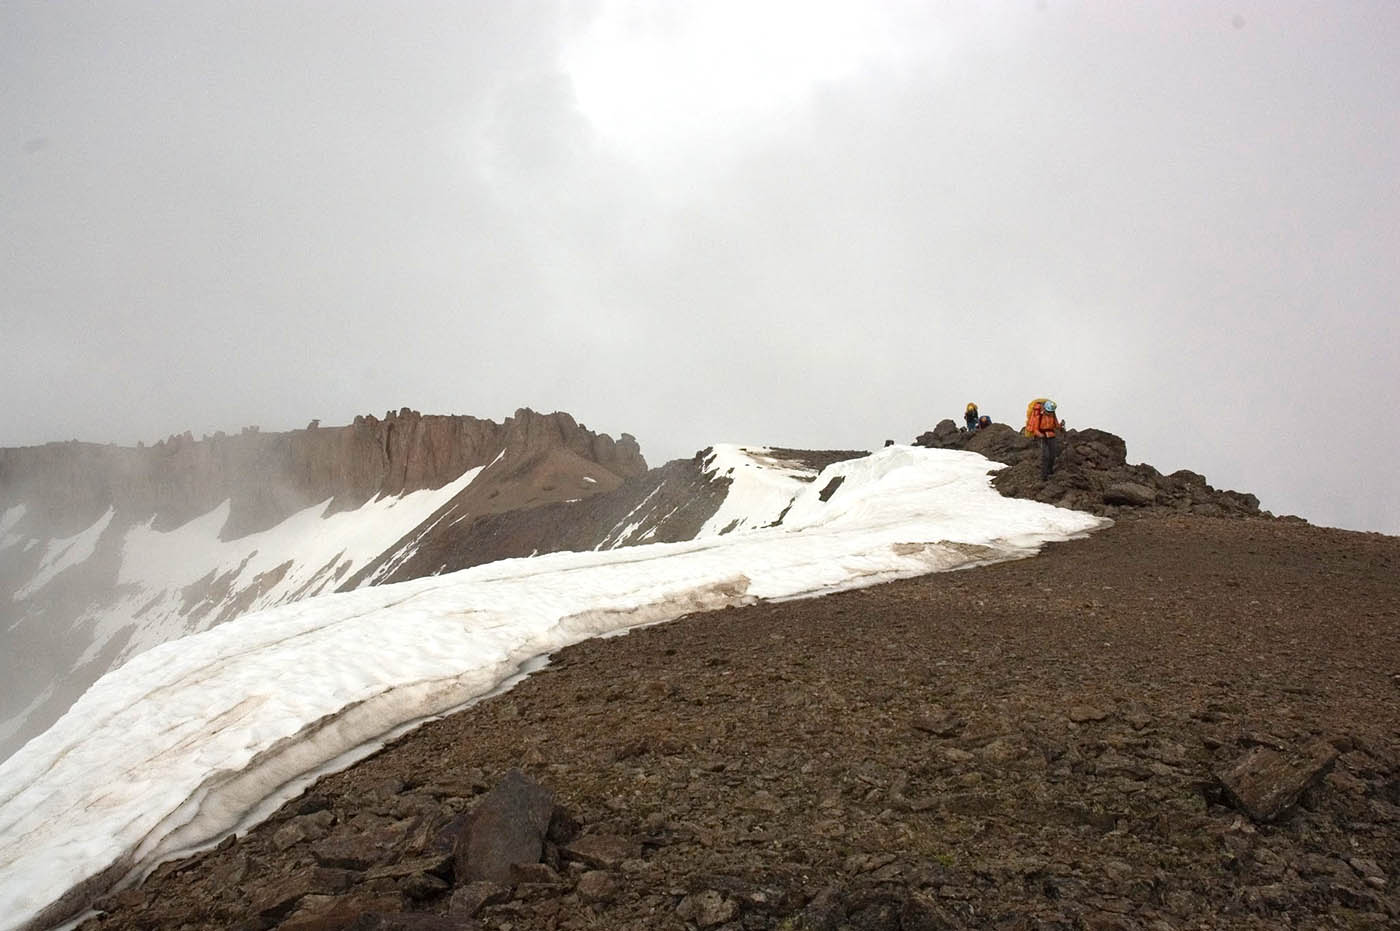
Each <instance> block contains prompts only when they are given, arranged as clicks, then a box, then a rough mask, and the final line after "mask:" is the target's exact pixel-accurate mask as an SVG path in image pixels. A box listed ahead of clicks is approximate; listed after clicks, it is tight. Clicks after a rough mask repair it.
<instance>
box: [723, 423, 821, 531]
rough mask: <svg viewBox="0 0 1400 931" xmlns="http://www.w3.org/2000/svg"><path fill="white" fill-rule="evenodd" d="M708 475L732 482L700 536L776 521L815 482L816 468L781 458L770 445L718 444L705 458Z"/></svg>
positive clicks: (761, 525)
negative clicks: (775, 454)
mask: <svg viewBox="0 0 1400 931" xmlns="http://www.w3.org/2000/svg"><path fill="white" fill-rule="evenodd" d="M705 476H706V477H707V478H709V479H710V480H711V481H715V480H716V479H726V478H727V479H729V481H730V483H731V484H730V486H729V491H728V493H727V494H726V495H725V497H724V503H723V504H721V505H720V506H719V510H718V511H716V512H715V513H714V515H713V516H711V517H710V519H709V520H707V521H705V525H704V526H703V527H701V528H700V532H699V533H698V534H696V536H697V537H710V536H717V535H719V534H723V533H732V532H734V531H735V530H748V529H753V528H755V527H766V526H768V525H770V524H772V523H774V522H775V521H777V520H778V518H780V517H782V515H783V511H784V510H786V509H787V507H788V505H789V504H791V503H792V500H793V498H795V497H797V495H798V494H800V493H801V492H802V490H803V489H804V488H805V487H806V486H807V485H809V484H811V482H812V480H813V479H814V478H815V477H816V472H815V471H814V470H812V469H809V468H807V467H806V466H804V465H802V464H801V463H800V462H789V461H787V460H783V459H779V458H777V457H776V456H774V455H773V452H772V450H770V449H769V448H768V447H766V446H735V445H733V444H718V445H716V446H713V447H711V454H710V456H709V457H707V458H706V459H705Z"/></svg>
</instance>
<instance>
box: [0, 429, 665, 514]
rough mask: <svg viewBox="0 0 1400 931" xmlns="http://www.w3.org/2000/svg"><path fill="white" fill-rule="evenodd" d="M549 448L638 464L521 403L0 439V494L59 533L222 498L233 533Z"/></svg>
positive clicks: (626, 442)
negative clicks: (491, 410) (102, 437)
mask: <svg viewBox="0 0 1400 931" xmlns="http://www.w3.org/2000/svg"><path fill="white" fill-rule="evenodd" d="M552 448H558V449H564V450H568V451H570V452H572V453H574V454H576V455H578V456H579V457H581V458H582V459H584V460H588V461H590V462H594V463H597V464H598V465H601V466H602V467H603V468H605V469H607V470H608V471H610V472H612V473H613V474H615V475H617V476H618V477H619V478H628V477H630V476H633V475H638V474H641V473H642V472H645V471H646V461H645V460H644V459H643V458H642V454H641V450H640V448H639V447H638V445H637V441H636V439H635V438H633V437H632V436H631V435H629V434H626V433H624V434H622V436H621V438H620V439H618V440H616V441H615V440H613V439H612V438H611V437H609V436H608V435H606V434H599V433H594V432H593V431H591V430H589V429H587V427H585V426H583V425H582V424H580V423H578V422H577V421H575V420H574V418H573V417H571V416H570V415H568V414H566V413H562V412H556V413H552V414H540V413H536V412H535V411H532V410H529V409H528V408H522V409H520V410H518V411H516V412H515V416H513V417H507V418H506V419H505V421H504V422H502V423H495V422H493V421H490V420H482V419H480V418H476V417H468V416H458V415H432V414H429V415H424V414H420V413H419V412H418V411H414V410H409V409H408V408H403V409H401V410H399V411H389V412H387V413H386V414H385V415H384V417H383V418H379V417H375V416H374V415H364V416H359V417H356V418H355V421H354V423H351V424H348V425H346V426H341V427H322V426H319V424H318V422H316V421H313V422H312V424H311V425H310V426H308V427H307V428H306V429H304V430H292V431H288V432H285V433H263V432H260V431H258V430H257V429H255V428H248V429H245V430H243V431H242V432H241V433H238V434H233V435H228V434H224V433H222V432H219V433H216V434H214V435H213V436H206V437H204V438H203V439H199V440H196V439H195V438H194V437H193V436H192V435H191V434H190V433H188V432H186V433H184V434H180V435H176V436H171V437H170V438H168V439H166V440H162V441H161V442H159V443H156V444H155V445H153V446H137V447H123V446H113V445H99V444H95V443H80V442H77V441H72V442H66V443H48V444H45V445H43V446H31V447H22V448H16V449H0V505H9V504H15V503H23V504H24V505H25V508H26V523H27V524H29V525H31V526H36V527H38V526H42V527H44V528H45V529H47V530H48V531H49V532H51V533H52V534H53V535H54V536H62V535H64V534H67V533H74V532H77V531H78V530H80V529H82V528H83V527H86V526H88V525H90V524H91V523H92V522H93V521H94V520H96V519H98V518H99V517H100V516H101V515H102V514H103V513H104V512H105V511H106V510H107V509H108V508H112V509H115V511H116V512H117V513H118V514H120V515H122V516H123V517H125V518H127V519H130V520H141V521H145V520H151V519H153V520H154V523H153V525H152V526H153V528H154V529H156V530H168V529H171V528H173V527H178V526H180V525H181V524H183V523H185V522H186V521H188V520H190V519H191V518H193V517H196V516H198V515H200V514H204V513H207V512H208V511H210V510H211V509H213V508H214V507H216V506H218V505H219V504H220V503H222V502H223V501H225V500H227V501H229V502H230V513H229V518H228V521H227V523H226V524H225V525H224V527H223V530H222V532H221V537H222V538H224V539H232V538H236V537H239V536H242V535H244V534H247V533H251V532H255V531H258V530H265V529H267V528H268V527H271V526H273V525H274V524H276V523H277V522H278V521H280V520H282V519H283V518H285V517H286V516H287V515H289V514H291V513H293V512H295V511H298V510H300V509H302V508H305V507H307V506H309V505H312V504H316V503H318V502H321V501H325V500H327V499H333V500H332V502H331V506H330V512H332V513H334V512H337V511H343V510H349V509H353V508H356V507H358V506H360V505H361V504H363V503H364V502H366V501H368V500H370V499H371V498H374V497H376V496H378V495H402V494H406V493H409V492H414V491H419V490H422V489H427V488H440V487H442V486H443V485H445V484H447V483H448V482H450V481H451V480H453V479H454V478H456V477H457V476H459V475H461V474H462V473H463V472H465V471H466V470H468V469H471V468H475V467H477V466H484V465H486V464H488V463H490V462H491V461H492V460H493V459H494V458H495V457H496V456H497V454H499V453H501V452H502V451H503V450H509V451H510V453H511V456H512V457H513V458H520V459H523V458H528V457H530V456H532V455H536V454H538V453H541V452H543V451H544V450H547V449H552Z"/></svg>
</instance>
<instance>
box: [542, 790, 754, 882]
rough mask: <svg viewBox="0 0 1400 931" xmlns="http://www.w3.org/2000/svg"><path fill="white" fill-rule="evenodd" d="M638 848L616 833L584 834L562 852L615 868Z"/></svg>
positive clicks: (636, 852)
mask: <svg viewBox="0 0 1400 931" xmlns="http://www.w3.org/2000/svg"><path fill="white" fill-rule="evenodd" d="M770 797H771V796H770ZM640 849H641V848H640V847H639V845H638V844H637V843H636V842H634V841H631V840H628V839H627V838H625V837H619V836H618V835H616V834H585V835H583V836H582V837H579V838H575V839H574V842H573V843H571V844H567V845H566V846H565V847H564V848H563V853H564V856H566V857H569V858H570V859H572V860H578V861H580V862H582V863H585V864H587V865H588V866H591V867H593V868H595V869H617V868H618V867H619V866H621V865H622V861H623V860H628V859H630V858H632V857H635V856H636V855H637V854H638V853H639V852H640Z"/></svg>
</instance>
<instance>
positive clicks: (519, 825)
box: [452, 769, 554, 883]
mask: <svg viewBox="0 0 1400 931" xmlns="http://www.w3.org/2000/svg"><path fill="white" fill-rule="evenodd" d="M553 816H554V795H553V793H551V792H550V791H549V790H548V789H546V788H544V787H543V786H541V785H539V784H537V783H535V782H533V781H532V780H531V779H530V778H529V777H527V776H526V775H525V774H524V773H522V772H520V770H518V769H512V770H511V771H510V772H508V773H506V775H505V777H504V778H502V779H501V781H500V783H498V784H497V786H496V787H495V788H494V789H492V790H491V791H490V792H488V793H487V794H486V795H485V796H484V797H483V798H482V799H481V801H480V802H478V803H477V805H476V807H475V808H473V809H472V811H471V814H470V816H469V817H468V818H467V820H466V823H465V824H464V826H463V830H462V832H461V834H459V835H458V836H457V839H456V842H455V843H454V845H453V851H452V855H453V860H454V863H455V866H456V870H455V873H456V878H457V882H458V883H468V882H475V881H480V880H490V881H491V882H498V883H509V882H511V866H512V865H514V864H517V863H538V862H540V857H541V856H542V855H543V853H544V840H545V835H546V834H547V833H548V831H549V822H550V819H551V818H552V817H553Z"/></svg>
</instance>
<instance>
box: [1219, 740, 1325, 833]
mask: <svg viewBox="0 0 1400 931" xmlns="http://www.w3.org/2000/svg"><path fill="white" fill-rule="evenodd" d="M1336 761H1337V749H1336V748H1335V747H1333V746H1332V745H1331V744H1330V743H1328V742H1327V741H1325V740H1314V741H1313V742H1312V743H1310V744H1308V745H1307V746H1305V747H1303V748H1301V749H1300V750H1298V751H1297V752H1294V753H1289V754H1283V753H1279V752H1278V751H1277V750H1273V749H1270V748H1268V747H1254V748H1253V749H1251V750H1250V751H1249V752H1248V753H1246V754H1245V755H1244V756H1242V757H1240V758H1239V759H1238V760H1236V761H1235V762H1234V763H1233V764H1232V765H1231V766H1230V767H1229V768H1228V769H1226V770H1224V771H1222V772H1218V773H1216V779H1218V780H1219V782H1220V785H1221V786H1222V787H1223V788H1224V789H1225V794H1226V797H1227V798H1228V799H1229V800H1230V803H1231V804H1232V805H1234V806H1235V807H1236V808H1238V809H1240V810H1241V811H1243V812H1244V813H1245V814H1247V815H1249V816H1250V817H1251V818H1253V819H1254V820H1256V821H1273V820H1274V819H1275V818H1277V817H1278V816H1279V815H1281V814H1283V813H1284V812H1285V811H1287V810H1288V809H1289V808H1292V807H1293V806H1294V805H1295V804H1297V802H1298V799H1299V798H1301V797H1302V795H1303V793H1304V792H1305V791H1307V790H1308V789H1309V788H1311V787H1312V786H1315V785H1317V784H1318V783H1319V782H1321V781H1322V779H1323V778H1324V777H1325V776H1326V775H1327V774H1328V772H1330V771H1331V769H1332V766H1333V764H1334V763H1336Z"/></svg>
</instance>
